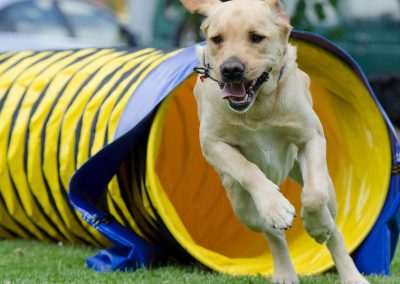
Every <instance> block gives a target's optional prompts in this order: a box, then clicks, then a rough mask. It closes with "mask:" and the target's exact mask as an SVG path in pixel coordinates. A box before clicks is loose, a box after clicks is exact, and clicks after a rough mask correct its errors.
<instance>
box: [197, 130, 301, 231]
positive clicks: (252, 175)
mask: <svg viewBox="0 0 400 284" xmlns="http://www.w3.org/2000/svg"><path fill="white" fill-rule="evenodd" d="M201 144H202V149H203V153H204V156H205V157H206V159H207V161H208V162H209V163H210V164H211V165H212V166H213V167H214V168H215V169H216V170H217V171H218V172H219V174H220V175H221V176H229V177H231V178H232V179H234V180H235V181H237V182H238V183H239V184H240V186H241V187H242V188H243V189H244V190H245V191H246V192H248V193H249V194H250V196H251V197H252V199H253V201H254V205H255V207H256V209H257V211H258V213H259V215H260V217H261V218H262V219H263V222H262V223H263V226H265V227H264V228H258V229H257V230H259V231H265V228H268V229H271V228H274V229H286V228H288V227H290V226H291V224H292V222H293V218H294V215H295V209H294V207H293V206H292V205H291V204H290V202H289V201H288V200H287V199H286V198H285V197H284V196H283V195H282V194H281V192H280V191H279V188H278V186H277V185H275V184H274V183H273V182H272V181H270V180H269V179H268V178H267V177H266V176H265V175H264V173H263V172H262V171H261V170H260V169H259V168H258V167H257V166H256V165H255V164H253V163H251V162H250V161H248V160H247V159H246V158H245V157H244V156H243V155H242V154H241V153H240V152H239V150H238V149H236V148H234V147H232V146H231V145H229V144H227V143H225V142H222V141H217V140H216V139H215V140H214V139H206V138H204V137H203V138H201ZM231 202H232V205H233V206H234V207H235V203H237V204H238V205H240V202H241V201H240V200H231ZM245 225H246V224H245ZM249 225H250V224H249Z"/></svg>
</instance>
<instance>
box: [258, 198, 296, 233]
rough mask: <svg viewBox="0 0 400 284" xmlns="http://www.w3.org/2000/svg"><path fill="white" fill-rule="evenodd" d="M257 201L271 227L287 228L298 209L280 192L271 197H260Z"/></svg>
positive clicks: (259, 211) (265, 221) (267, 223)
mask: <svg viewBox="0 0 400 284" xmlns="http://www.w3.org/2000/svg"><path fill="white" fill-rule="evenodd" d="M255 203H256V207H257V210H258V213H259V214H260V216H261V217H262V218H263V221H264V223H265V224H266V225H267V226H268V227H269V229H270V228H272V229H276V230H285V229H288V228H290V227H291V225H292V223H293V218H294V217H295V216H296V210H295V208H294V207H293V205H292V204H290V202H289V200H287V199H286V198H285V197H284V196H283V195H282V194H281V193H280V192H276V193H275V194H274V196H272V197H269V198H259V199H257V200H255Z"/></svg>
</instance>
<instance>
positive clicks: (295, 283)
mask: <svg viewBox="0 0 400 284" xmlns="http://www.w3.org/2000/svg"><path fill="white" fill-rule="evenodd" d="M272 283H277V284H299V283H300V282H299V278H298V277H297V275H296V274H294V275H293V274H280V275H275V276H274V278H272Z"/></svg>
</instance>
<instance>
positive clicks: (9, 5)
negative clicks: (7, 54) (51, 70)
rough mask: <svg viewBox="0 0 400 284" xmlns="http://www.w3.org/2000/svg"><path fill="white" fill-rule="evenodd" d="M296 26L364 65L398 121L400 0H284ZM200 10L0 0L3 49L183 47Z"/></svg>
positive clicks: (153, 1)
mask: <svg viewBox="0 0 400 284" xmlns="http://www.w3.org/2000/svg"><path fill="white" fill-rule="evenodd" d="M282 2H283V3H284V5H285V7H286V10H287V12H288V13H289V15H290V16H291V18H292V25H293V26H294V28H296V29H302V30H307V31H313V32H316V33H319V34H321V35H323V36H325V37H327V38H329V39H331V40H333V41H335V42H336V43H338V44H339V45H340V46H342V47H343V48H344V49H345V50H347V51H348V52H349V53H350V54H351V55H352V56H353V57H354V58H355V59H356V61H357V62H358V63H359V64H360V65H361V66H362V68H363V70H364V71H365V73H366V74H367V76H368V78H369V79H370V81H371V84H372V86H373V88H374V89H375V91H376V92H377V94H378V96H379V98H380V100H381V102H382V104H383V106H384V108H385V109H386V111H387V112H388V114H389V116H390V117H391V119H392V120H393V122H394V123H395V124H397V125H400V99H399V97H400V0H379V1H377V0H282ZM201 21H202V17H201V16H198V15H190V14H189V13H187V12H186V11H185V9H184V8H183V7H182V5H181V4H180V2H179V0H0V51H6V50H23V49H49V48H57V49H64V48H80V47H90V46H95V47H110V46H113V47H132V48H138V47H142V46H152V47H157V48H163V49H172V48H176V47H178V46H179V47H184V46H188V45H191V44H193V43H195V42H198V41H201V40H203V37H202V35H201V33H200V30H199V26H200V24H201Z"/></svg>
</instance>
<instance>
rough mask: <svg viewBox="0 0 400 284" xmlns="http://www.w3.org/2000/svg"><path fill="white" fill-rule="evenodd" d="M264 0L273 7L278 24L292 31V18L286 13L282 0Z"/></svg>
mask: <svg viewBox="0 0 400 284" xmlns="http://www.w3.org/2000/svg"><path fill="white" fill-rule="evenodd" d="M263 1H264V2H265V3H266V4H267V5H268V6H270V7H271V9H272V12H273V13H274V16H275V19H276V23H277V24H278V26H280V27H282V28H283V29H285V30H286V31H290V30H291V29H292V26H291V25H290V18H289V16H288V15H287V14H286V12H285V10H284V8H283V4H282V3H281V1H280V0H263Z"/></svg>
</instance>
